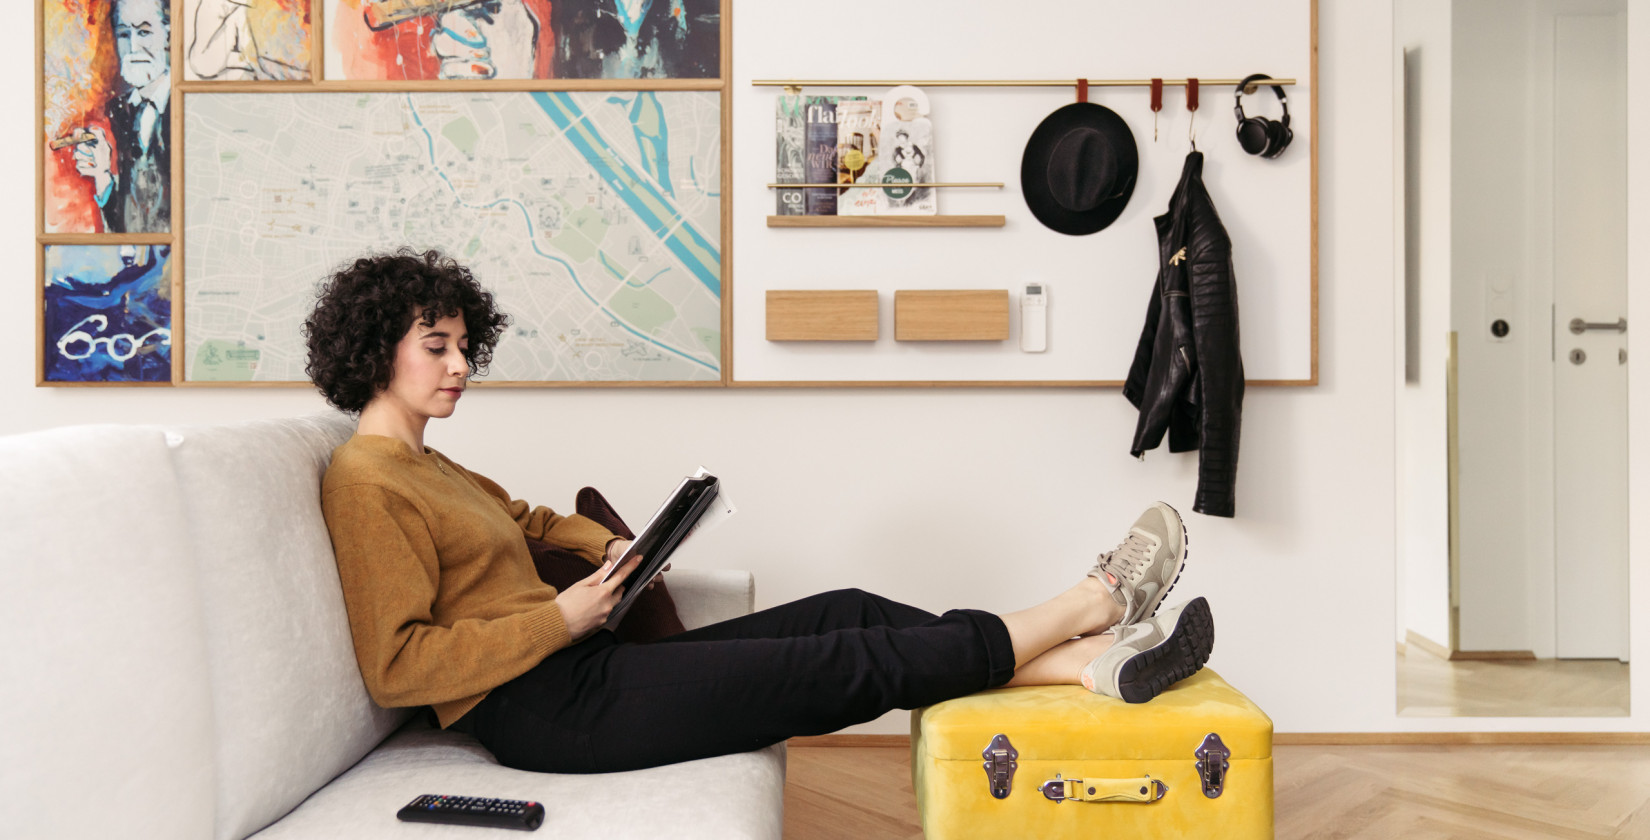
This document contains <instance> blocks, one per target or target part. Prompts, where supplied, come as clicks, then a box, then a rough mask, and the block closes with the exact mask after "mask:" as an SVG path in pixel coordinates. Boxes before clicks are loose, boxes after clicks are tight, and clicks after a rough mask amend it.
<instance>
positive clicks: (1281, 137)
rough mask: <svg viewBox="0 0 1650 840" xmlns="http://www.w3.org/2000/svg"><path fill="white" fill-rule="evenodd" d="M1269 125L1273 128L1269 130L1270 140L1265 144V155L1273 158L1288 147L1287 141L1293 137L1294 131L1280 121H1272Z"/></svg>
mask: <svg viewBox="0 0 1650 840" xmlns="http://www.w3.org/2000/svg"><path fill="white" fill-rule="evenodd" d="M1269 127H1270V128H1272V129H1274V130H1273V131H1271V132H1270V134H1271V135H1272V137H1271V142H1270V143H1268V144H1267V149H1266V157H1269V158H1275V157H1277V156H1278V155H1281V154H1283V150H1284V149H1287V148H1289V141H1291V140H1294V139H1295V132H1294V130H1293V129H1291V128H1290V127H1289V126H1287V125H1284V124H1283V123H1281V122H1274V123H1272V125H1271V126H1269Z"/></svg>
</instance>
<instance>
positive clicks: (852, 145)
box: [836, 99, 882, 216]
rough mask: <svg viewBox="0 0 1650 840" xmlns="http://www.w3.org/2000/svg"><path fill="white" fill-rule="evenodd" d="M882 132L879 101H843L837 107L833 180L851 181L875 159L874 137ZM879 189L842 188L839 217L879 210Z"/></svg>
mask: <svg viewBox="0 0 1650 840" xmlns="http://www.w3.org/2000/svg"><path fill="white" fill-rule="evenodd" d="M881 132H882V103H881V102H871V101H869V100H866V99H857V100H843V101H842V102H839V103H837V108H836V182H837V183H838V184H852V183H854V182H856V181H858V180H860V179H861V178H864V177H865V175H866V173H867V172H869V171H871V167H872V166H873V165H874V164H875V162H876V159H877V138H878V135H880V134H881ZM881 192H882V190H866V189H858V190H852V189H845V190H842V194H841V195H839V196H837V200H836V212H837V215H839V216H870V215H875V214H876V213H877V212H879V211H878V205H879V203H880V199H881V196H880V195H879V193H881Z"/></svg>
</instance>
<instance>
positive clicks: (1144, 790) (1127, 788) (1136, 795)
mask: <svg viewBox="0 0 1650 840" xmlns="http://www.w3.org/2000/svg"><path fill="white" fill-rule="evenodd" d="M1038 790H1040V791H1042V792H1043V795H1044V796H1046V797H1048V798H1049V799H1051V800H1053V801H1055V802H1067V801H1070V802H1156V801H1157V800H1159V799H1162V798H1163V795H1164V794H1166V793H1168V792H1169V786H1168V785H1166V784H1163V781H1162V780H1161V779H1154V778H1152V777H1151V776H1142V777H1140V778H1138V779H1089V780H1087V781H1084V780H1083V779H1062V778H1060V774H1059V773H1055V774H1054V778H1052V779H1049V780H1048V781H1046V782H1043V785H1042V787H1039V788H1038Z"/></svg>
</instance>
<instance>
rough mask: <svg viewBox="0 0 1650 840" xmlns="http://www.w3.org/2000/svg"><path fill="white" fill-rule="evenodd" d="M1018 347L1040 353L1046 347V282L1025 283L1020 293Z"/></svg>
mask: <svg viewBox="0 0 1650 840" xmlns="http://www.w3.org/2000/svg"><path fill="white" fill-rule="evenodd" d="M1020 349H1021V350H1023V351H1025V352H1027V353H1041V352H1043V351H1044V350H1047V349H1048V284H1047V283H1027V284H1026V286H1025V291H1024V292H1023V293H1021V295H1020Z"/></svg>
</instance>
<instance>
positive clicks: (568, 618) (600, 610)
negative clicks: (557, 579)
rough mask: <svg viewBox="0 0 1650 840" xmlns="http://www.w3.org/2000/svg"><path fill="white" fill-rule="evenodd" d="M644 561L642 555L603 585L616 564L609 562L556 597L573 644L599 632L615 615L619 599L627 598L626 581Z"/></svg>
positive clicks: (631, 560) (622, 567)
mask: <svg viewBox="0 0 1650 840" xmlns="http://www.w3.org/2000/svg"><path fill="white" fill-rule="evenodd" d="M641 562H642V558H641V556H640V555H638V556H636V557H632V558H630V559H629V560H627V561H625V564H624V565H623V566H620V567H619V570H618V571H617V572H614V573H613V576H612V577H610V578H608V579H607V582H606V583H603V582H602V577H603V576H604V575H606V574H607V570H608V569H611V568H613V561H612V560H608V561H607V562H606V563H603V564H602V565H601V567H600V568H598V569H596V571H595V572H594V573H593V574H591V575H590V577H587V578H585V579H584V580H581V581H579V582H578V583H575V584H573V585H572V586H570V587H568V588H566V589H564V590H562V591H561V592H560V593H559V594H557V595H556V605H557V606H559V607H561V619H562V621H563V622H564V623H566V624H567V634H568V635H569V636H572V637H573V641H575V642H576V641H579V640H580V639H583V638H584V637H586V636H588V635H590V634H591V633H594V632H596V629H597V628H599V627H601V626H602V624H603V623H604V622H606V621H607V617H608V616H609V615H612V614H613V608H614V607H615V606H618V603H619V599H620V598H621V597H623V596H624V581H625V578H627V577H629V576H630V573H631V572H634V571H636V567H637V566H638V565H640V564H641Z"/></svg>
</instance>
